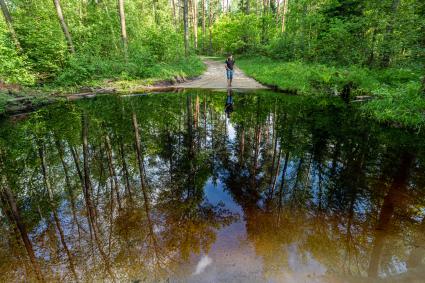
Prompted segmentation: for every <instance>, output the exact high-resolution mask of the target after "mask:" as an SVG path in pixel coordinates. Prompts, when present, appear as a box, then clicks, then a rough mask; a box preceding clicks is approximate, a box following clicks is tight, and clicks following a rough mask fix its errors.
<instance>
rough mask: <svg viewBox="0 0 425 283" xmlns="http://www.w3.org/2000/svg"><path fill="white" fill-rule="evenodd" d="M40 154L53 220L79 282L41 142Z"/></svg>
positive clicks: (76, 279) (72, 270)
mask: <svg viewBox="0 0 425 283" xmlns="http://www.w3.org/2000/svg"><path fill="white" fill-rule="evenodd" d="M38 154H39V157H40V161H41V172H42V174H43V181H44V186H45V187H46V189H47V191H48V193H49V205H50V209H51V210H52V214H53V219H54V221H55V224H56V228H57V229H58V232H59V236H60V241H61V244H62V246H63V248H64V250H65V253H66V255H67V257H68V261H69V267H70V269H71V272H72V274H73V276H74V279H75V281H76V282H78V276H77V273H76V272H75V265H74V260H73V257H72V254H71V252H70V251H69V248H68V245H67V243H66V241H65V235H64V233H63V229H62V225H61V223H60V219H59V217H58V213H57V211H56V205H55V203H54V198H53V189H52V184H51V183H50V178H49V171H48V168H47V163H46V155H45V154H44V144H42V143H41V142H40V144H39V146H38Z"/></svg>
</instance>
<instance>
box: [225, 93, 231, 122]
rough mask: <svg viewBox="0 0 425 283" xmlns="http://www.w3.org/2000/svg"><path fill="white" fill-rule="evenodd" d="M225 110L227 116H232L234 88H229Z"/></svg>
mask: <svg viewBox="0 0 425 283" xmlns="http://www.w3.org/2000/svg"><path fill="white" fill-rule="evenodd" d="M224 111H225V112H226V115H227V118H230V114H232V112H233V90H232V89H231V88H228V89H227V97H226V104H225V106H224Z"/></svg>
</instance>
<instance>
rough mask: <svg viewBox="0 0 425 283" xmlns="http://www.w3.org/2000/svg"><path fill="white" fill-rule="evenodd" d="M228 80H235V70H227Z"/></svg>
mask: <svg viewBox="0 0 425 283" xmlns="http://www.w3.org/2000/svg"><path fill="white" fill-rule="evenodd" d="M226 74H227V79H228V80H232V79H233V70H230V69H227V71H226Z"/></svg>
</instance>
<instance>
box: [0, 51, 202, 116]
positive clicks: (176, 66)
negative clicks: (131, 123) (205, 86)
mask: <svg viewBox="0 0 425 283" xmlns="http://www.w3.org/2000/svg"><path fill="white" fill-rule="evenodd" d="M135 69H137V70H138V71H139V72H137V71H136V70H135ZM204 70H205V65H204V64H203V63H202V61H201V60H200V59H199V58H198V57H196V56H191V57H187V58H181V59H178V60H176V61H174V62H169V63H165V62H160V63H156V64H152V65H149V66H135V64H129V65H128V66H125V65H124V66H122V64H121V66H119V67H118V66H117V65H114V64H112V63H111V64H108V63H107V62H97V63H93V64H92V65H84V62H79V63H78V64H77V63H75V64H71V66H68V68H65V69H64V70H63V72H62V73H60V74H59V75H58V76H57V77H56V78H55V79H54V80H53V81H50V82H49V83H44V84H41V85H38V86H34V87H22V88H21V89H20V90H19V91H18V90H14V91H13V93H12V94H9V93H8V91H7V90H6V91H3V92H2V90H1V89H0V115H1V114H4V113H5V111H6V108H8V109H9V110H10V109H19V108H20V105H19V102H18V101H16V100H15V101H14V98H16V97H26V98H27V99H26V100H27V102H28V101H31V104H32V105H39V104H40V103H41V104H42V103H44V101H45V100H46V98H47V97H48V96H50V97H52V96H55V97H57V96H58V95H61V94H62V95H63V94H68V93H77V92H86V91H87V90H89V89H104V88H109V89H115V90H116V91H117V92H126V91H127V90H129V89H135V88H136V89H137V88H139V89H141V88H143V87H145V86H150V85H153V84H156V83H159V82H163V81H167V82H173V81H175V80H176V79H181V78H191V77H196V76H199V75H201V74H202V73H203V72H204ZM40 101H41V102H40Z"/></svg>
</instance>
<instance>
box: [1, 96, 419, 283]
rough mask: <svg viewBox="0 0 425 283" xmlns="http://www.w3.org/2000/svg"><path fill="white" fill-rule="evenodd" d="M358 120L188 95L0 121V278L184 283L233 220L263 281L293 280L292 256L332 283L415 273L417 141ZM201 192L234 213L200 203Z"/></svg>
mask: <svg viewBox="0 0 425 283" xmlns="http://www.w3.org/2000/svg"><path fill="white" fill-rule="evenodd" d="M229 95H230V96H231V104H232V110H233V112H232V114H231V115H230V114H229V109H228V105H227V104H229V103H228V102H229V101H228V100H229ZM223 98H226V105H227V106H226V107H225V110H224V111H223ZM233 106H234V107H233ZM356 113H357V112H356V111H355V109H352V108H350V107H349V106H347V105H344V104H341V103H340V102H339V101H336V102H332V101H331V102H329V104H328V105H325V106H323V105H321V104H320V103H318V101H315V100H314V99H313V100H309V99H306V98H301V97H287V96H282V95H281V94H274V93H267V92H266V93H256V94H252V93H246V94H232V93H230V94H226V93H207V94H206V93H203V92H201V93H197V92H192V93H176V94H155V95H152V96H136V97H131V98H129V97H103V98H95V99H91V100H86V101H80V102H77V103H64V104H59V105H53V106H50V107H47V108H44V109H42V110H39V111H37V112H35V113H33V114H30V115H29V116H28V117H27V118H26V119H24V120H22V121H14V120H13V119H10V120H8V121H3V122H2V125H1V126H0V132H1V135H0V172H1V180H0V181H1V191H0V192H1V194H0V207H1V214H0V231H1V235H2V236H1V237H0V250H1V253H2V255H4V257H3V258H2V259H1V260H0V270H1V271H2V272H0V281H25V280H26V281H60V280H65V281H99V280H100V281H102V280H107V281H123V280H144V279H149V280H153V281H160V280H165V279H167V278H170V277H171V278H187V277H188V276H190V271H188V270H186V269H185V268H184V264H185V263H188V262H190V261H191V258H192V257H193V256H194V255H199V254H201V253H205V254H207V253H208V252H209V251H210V250H211V248H212V245H213V244H214V243H215V242H216V240H217V232H218V231H219V230H221V229H222V228H224V227H226V226H228V225H232V224H233V223H235V222H238V223H244V224H245V228H246V238H247V240H248V241H249V242H250V243H252V246H253V247H254V250H255V253H256V255H257V256H259V257H260V258H261V259H262V261H263V276H264V277H265V278H267V279H271V280H283V279H284V278H287V277H285V276H288V274H289V273H291V272H292V273H295V272H296V271H294V270H292V269H293V266H292V265H291V264H293V263H291V262H290V258H291V257H293V256H294V255H295V256H296V257H298V258H299V259H300V261H299V262H300V263H299V264H300V265H303V264H304V265H306V264H307V263H308V262H309V261H312V260H315V261H318V262H319V263H320V264H321V266H323V268H324V270H325V271H324V272H322V273H321V274H319V275H320V276H323V277H324V278H328V279H335V280H337V281H338V280H339V279H342V278H344V279H350V280H353V281H359V280H360V281H361V280H369V279H370V280H378V279H379V277H385V276H386V278H387V279H388V280H391V279H394V280H396V279H400V278H401V279H403V278H404V277H403V278H402V277H400V276H403V274H404V276H405V278H416V277H417V276H418V274H421V272H422V271H423V270H424V268H423V266H422V261H423V257H424V251H425V250H424V249H423V248H422V247H423V246H424V241H425V239H424V238H423V237H422V236H421V235H422V234H423V231H424V227H425V226H424V221H423V219H424V217H423V207H424V204H425V203H424V199H425V198H424V191H423V188H424V184H425V176H424V174H423V172H424V160H425V158H424V152H425V151H424V147H423V143H422V142H421V141H422V139H421V138H423V137H421V136H420V135H414V134H410V133H406V132H402V131H401V130H397V129H387V130H385V129H382V128H380V127H379V126H377V125H375V124H373V123H369V122H365V120H364V118H362V117H359V116H358V115H357V114H356ZM209 183H212V184H215V185H216V187H219V186H220V185H219V184H223V185H224V188H225V190H226V192H227V193H228V194H229V195H230V196H231V197H232V199H233V200H234V201H235V202H236V203H237V204H238V205H239V206H240V207H241V208H242V215H241V216H242V218H239V215H237V214H236V213H234V212H231V210H229V208H228V207H226V206H225V205H224V203H222V202H217V203H212V202H210V200H209V198H208V197H207V195H206V192H205V187H206V184H209ZM291 270H292V271H291ZM400 272H404V273H402V274H397V273H400ZM415 276H416V277H415Z"/></svg>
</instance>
